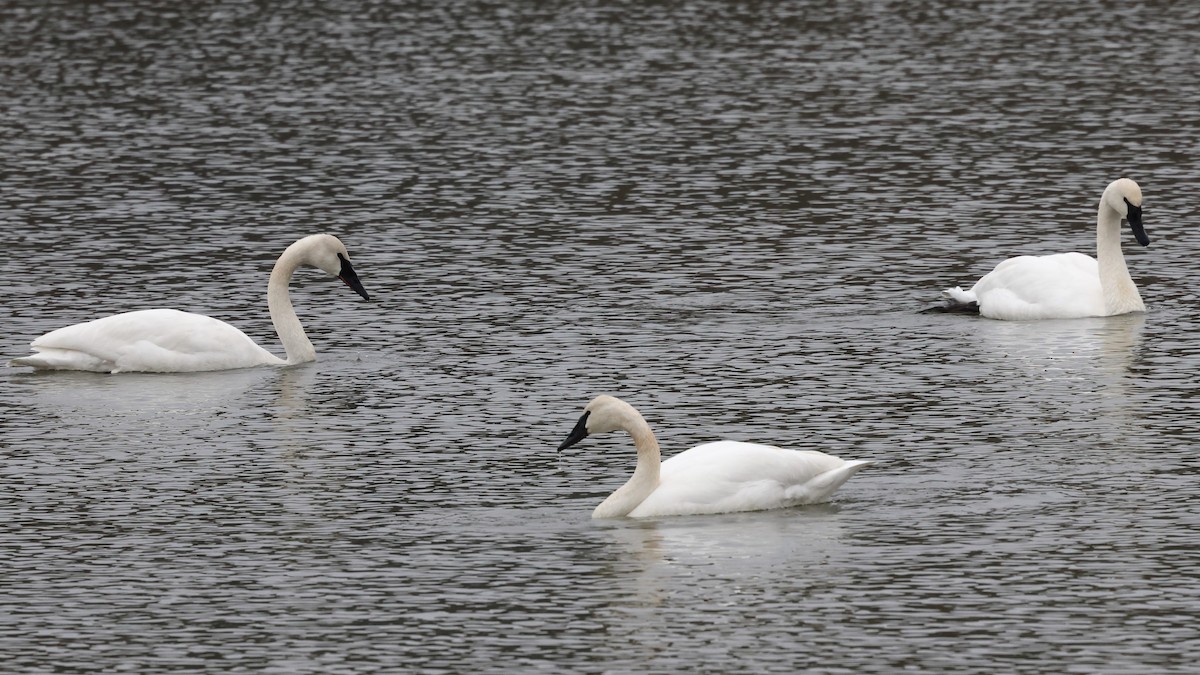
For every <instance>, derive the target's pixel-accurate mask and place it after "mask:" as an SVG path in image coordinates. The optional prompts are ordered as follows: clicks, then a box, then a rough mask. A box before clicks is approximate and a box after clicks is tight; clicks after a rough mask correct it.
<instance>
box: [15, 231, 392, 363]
mask: <svg viewBox="0 0 1200 675" xmlns="http://www.w3.org/2000/svg"><path fill="white" fill-rule="evenodd" d="M301 265H311V266H313V267H317V268H319V269H321V270H324V271H325V272H327V273H329V274H332V275H334V276H337V277H338V278H340V279H342V280H343V281H344V282H345V283H346V285H348V286H350V288H352V289H354V291H355V292H357V293H358V294H359V295H361V296H362V297H363V298H367V292H366V291H365V290H364V289H363V287H362V283H361V282H360V281H359V280H358V275H357V274H356V273H355V272H354V268H353V267H351V265H350V257H349V253H347V252H346V247H345V246H344V245H343V244H342V242H341V241H339V240H338V238H337V237H334V236H332V235H328V234H314V235H312V236H308V237H305V238H303V239H300V240H299V241H297V242H296V243H294V244H292V245H291V246H289V247H288V248H287V249H286V250H285V251H284V252H283V254H282V255H281V256H279V260H278V261H276V263H275V267H274V269H273V270H272V271H271V279H270V282H269V283H268V285H267V305H268V307H269V308H270V312H271V320H272V322H273V323H274V324H275V330H276V331H277V332H278V333H279V338H280V341H281V342H283V347H284V350H285V351H286V353H287V359H281V358H279V357H277V356H275V355H274V354H272V353H271V352H269V351H267V350H265V349H263V348H262V347H260V346H258V345H257V344H255V343H254V341H253V340H251V339H250V338H249V337H248V336H247V335H246V334H245V333H243V332H242V331H240V330H238V329H237V328H234V327H233V326H231V325H229V324H227V323H225V322H224V321H220V320H218V319H214V318H212V317H209V316H204V315H203V314H192V313H189V312H181V311H178V310H174V309H147V310H141V311H136V312H125V313H123V314H114V315H112V316H106V317H104V318H101V319H96V320H94V321H87V322H85V323H78V324H75V325H72V326H67V327H65V328H59V329H58V330H55V331H51V332H49V333H46V334H45V335H43V336H41V337H39V338H37V339H36V340H34V341H33V342H32V343H31V347H32V348H33V351H34V352H36V353H34V354H32V355H30V356H24V357H20V358H16V359H13V360H12V361H11V362H10V364H11V365H14V366H31V367H33V368H38V369H43V370H90V371H96V372H111V373H120V372H136V371H143V372H159V373H164V372H192V371H204V370H226V369H231V368H246V367H250V366H262V365H290V364H295V363H303V362H306V361H312V360H314V359H315V358H316V352H315V350H314V349H313V346H312V343H311V342H309V340H308V337H307V336H306V335H305V334H304V328H303V327H302V326H301V325H300V319H299V318H297V317H296V312H295V310H294V309H293V308H292V302H291V298H290V297H289V295H288V281H289V280H290V279H291V276H292V273H293V272H294V271H295V270H296V269H297V268H298V267H299V266H301ZM368 299H369V298H368Z"/></svg>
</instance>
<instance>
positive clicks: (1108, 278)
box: [1096, 198, 1146, 316]
mask: <svg viewBox="0 0 1200 675" xmlns="http://www.w3.org/2000/svg"><path fill="white" fill-rule="evenodd" d="M1096 262H1097V263H1098V264H1099V266H1100V288H1101V290H1103V292H1104V309H1105V311H1106V312H1107V313H1108V315H1109V316H1112V315H1114V314H1125V313H1128V312H1141V311H1145V309H1146V307H1145V305H1144V304H1143V303H1142V296H1141V295H1140V294H1139V293H1138V289H1137V285H1136V284H1134V283H1133V278H1132V277H1130V276H1129V268H1128V267H1126V266H1125V255H1124V254H1123V253H1122V252H1121V214H1120V213H1117V211H1116V210H1115V209H1113V208H1112V207H1111V206H1109V205H1108V203H1107V201H1106V200H1105V199H1103V198H1101V199H1100V210H1099V211H1098V212H1097V214H1096Z"/></svg>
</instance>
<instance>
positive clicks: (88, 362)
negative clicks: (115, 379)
mask: <svg viewBox="0 0 1200 675" xmlns="http://www.w3.org/2000/svg"><path fill="white" fill-rule="evenodd" d="M8 365H9V366H28V367H30V368H35V369H37V370H90V371H92V372H97V373H108V372H112V370H113V368H115V367H116V365H115V364H114V363H112V362H111V361H107V360H105V359H101V358H98V357H95V356H92V355H91V354H85V353H83V352H79V351H75V350H73V349H45V348H42V349H40V350H39V351H38V353H36V354H30V355H29V356H20V357H17V358H15V359H12V360H11V361H9V362H8Z"/></svg>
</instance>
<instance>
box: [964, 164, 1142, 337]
mask: <svg viewBox="0 0 1200 675" xmlns="http://www.w3.org/2000/svg"><path fill="white" fill-rule="evenodd" d="M1122 219H1125V220H1128V222H1129V227H1130V229H1132V230H1133V234H1134V237H1135V238H1136V239H1137V241H1138V243H1139V244H1141V245H1142V246H1148V245H1149V244H1150V239H1149V238H1148V237H1147V236H1146V231H1145V229H1144V228H1143V227H1142V190H1141V188H1140V187H1139V186H1138V184H1137V183H1135V182H1133V181H1132V180H1130V179H1128V178H1121V179H1119V180H1116V181H1113V182H1112V183H1110V184H1109V186H1108V187H1107V188H1106V189H1105V190H1104V194H1103V195H1102V196H1101V197H1100V206H1099V209H1098V211H1097V214H1096V257H1095V258H1092V257H1091V256H1087V255H1084V254H1082V253H1059V254H1056V255H1044V256H1028V255H1025V256H1018V257H1016V258H1009V259H1007V260H1004V261H1002V262H1001V263H1000V264H999V265H996V268H995V269H993V270H992V271H991V272H989V273H987V274H986V275H984V276H983V278H981V279H980V280H979V281H977V282H976V283H975V285H974V286H972V287H971V288H970V290H965V291H964V290H963V289H962V288H960V287H955V288H950V289H947V290H945V291H943V293H942V294H943V296H944V297H945V298H946V299H947V300H948V301H949V302H950V305H949V307H948V309H962V308H970V309H978V312H979V313H980V314H981V315H983V316H985V317H988V318H991V319H1005V320H1010V321H1021V320H1031V319H1078V318H1083V317H1089V316H1114V315H1117V314H1127V313H1129V312H1144V311H1146V306H1145V304H1144V303H1143V302H1142V296H1141V295H1140V294H1139V293H1138V289H1137V285H1136V284H1134V282H1133V278H1132V277H1130V276H1129V269H1128V268H1127V267H1126V266H1125V256H1124V255H1123V254H1122V252H1121V220H1122Z"/></svg>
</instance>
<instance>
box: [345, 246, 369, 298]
mask: <svg viewBox="0 0 1200 675" xmlns="http://www.w3.org/2000/svg"><path fill="white" fill-rule="evenodd" d="M338 260H341V261H342V269H341V271H339V272H338V278H339V279H341V280H342V281H344V282H346V285H347V286H349V287H350V288H352V289H354V292H355V293H358V294H359V295H361V296H362V297H363V300H370V299H371V296H369V295H367V289H365V288H363V285H362V282H361V281H359V280H358V273H357V272H355V271H354V268H353V267H351V266H350V261H349V260H346V258H345V257H343V256H342V254H341V253H339V254H338Z"/></svg>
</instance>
